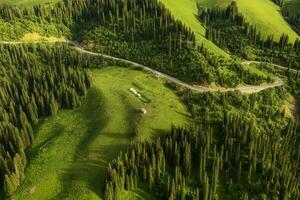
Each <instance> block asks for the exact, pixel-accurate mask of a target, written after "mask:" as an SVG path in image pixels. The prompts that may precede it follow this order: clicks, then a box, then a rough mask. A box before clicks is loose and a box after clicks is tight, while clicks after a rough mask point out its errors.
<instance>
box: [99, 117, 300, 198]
mask: <svg viewBox="0 0 300 200" xmlns="http://www.w3.org/2000/svg"><path fill="white" fill-rule="evenodd" d="M217 127H219V128H218V129H216V127H215V126H214V128H212V127H209V126H202V127H200V128H192V129H186V128H174V127H172V129H171V133H170V134H169V135H167V136H166V137H162V138H158V139H157V140H156V142H145V141H144V142H138V143H136V144H134V145H132V147H131V148H130V149H129V150H128V151H127V152H125V153H121V154H120V156H119V157H118V158H117V159H116V160H115V161H114V162H113V163H111V164H110V165H109V167H108V172H107V178H106V180H105V187H104V199H119V198H120V195H121V194H122V193H121V192H122V191H123V190H133V189H135V188H138V187H139V188H142V189H145V190H147V191H149V192H150V193H151V194H152V195H155V197H156V198H158V199H170V200H172V199H195V200H196V199H197V200H198V199H203V200H208V199H223V198H225V196H226V197H227V198H230V199H243V200H247V199H253V198H255V199H299V198H300V190H299V189H300V179H299V178H300V176H299V152H300V146H299V142H300V140H299V135H298V134H297V130H298V128H297V123H295V122H290V123H289V125H288V126H287V127H286V128H285V129H282V130H279V129H277V130H271V131H268V130H263V129H259V127H258V126H257V124H255V121H253V120H251V119H247V118H245V117H242V116H241V115H233V114H230V113H225V115H224V118H223V120H222V122H221V123H220V124H219V126H217ZM221 191H224V192H221Z"/></svg>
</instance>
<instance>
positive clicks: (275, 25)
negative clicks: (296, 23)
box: [198, 0, 299, 41]
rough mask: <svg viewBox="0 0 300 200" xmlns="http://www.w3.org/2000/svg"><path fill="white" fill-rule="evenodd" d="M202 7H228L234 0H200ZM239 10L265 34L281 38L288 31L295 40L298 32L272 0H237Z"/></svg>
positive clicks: (291, 38) (291, 39)
mask: <svg viewBox="0 0 300 200" xmlns="http://www.w3.org/2000/svg"><path fill="white" fill-rule="evenodd" d="M198 2H199V6H200V7H201V8H205V7H215V6H219V7H226V6H228V5H229V4H230V3H231V2H232V0H198ZM236 2H237V5H238V8H239V12H241V13H242V14H243V15H244V16H245V17H246V19H247V21H249V22H250V23H252V24H255V25H256V26H257V29H258V30H259V31H261V33H262V34H263V35H270V34H274V36H275V38H277V39H279V37H280V36H281V34H282V33H287V34H288V35H289V37H290V41H294V40H295V39H296V38H297V37H299V36H298V35H297V33H296V32H295V31H293V30H292V28H291V27H290V26H289V24H288V23H287V22H286V21H285V20H284V18H283V17H282V15H281V13H280V8H279V7H278V6H277V5H275V4H274V3H273V2H272V1H270V0H252V1H251V3H249V1H247V0H236Z"/></svg>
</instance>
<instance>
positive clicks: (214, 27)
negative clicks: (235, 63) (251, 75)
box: [200, 2, 300, 67]
mask: <svg viewBox="0 0 300 200" xmlns="http://www.w3.org/2000/svg"><path fill="white" fill-rule="evenodd" d="M200 19H201V20H202V21H203V22H204V24H205V25H206V27H207V31H206V38H208V39H209V40H211V41H213V42H214V43H216V44H217V45H219V46H220V47H222V48H225V49H228V50H229V51H231V52H232V53H234V54H237V55H240V56H242V57H247V55H245V54H247V53H248V54H251V53H252V54H256V56H257V57H260V58H261V59H268V57H269V58H271V60H273V59H274V60H275V62H281V63H282V62H284V64H286V65H290V66H293V67H296V66H297V65H299V63H300V59H299V58H300V40H299V39H296V40H295V41H292V42H290V41H289V36H288V35H287V34H284V33H283V34H282V35H281V37H280V39H279V40H278V41H276V40H275V39H274V36H273V35H268V36H266V37H263V36H262V34H261V33H260V32H259V31H258V30H257V29H256V26H254V25H251V24H250V23H248V22H247V21H246V20H245V18H244V16H243V15H241V14H240V13H238V7H237V4H236V2H232V3H231V5H230V6H228V7H227V8H226V9H220V8H211V9H207V10H203V11H202V12H201V14H200ZM236 41H239V42H236ZM246 47H248V49H247V48H246ZM249 48H251V49H250V50H249ZM247 51H250V52H247Z"/></svg>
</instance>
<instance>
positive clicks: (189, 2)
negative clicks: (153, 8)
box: [159, 0, 228, 57]
mask: <svg viewBox="0 0 300 200" xmlns="http://www.w3.org/2000/svg"><path fill="white" fill-rule="evenodd" d="M159 1H160V2H162V3H163V4H164V5H165V6H166V8H167V9H169V10H170V11H171V13H172V14H173V15H174V17H175V18H176V19H178V20H180V21H182V22H183V23H184V24H185V25H186V26H188V27H189V28H191V30H192V31H193V32H194V33H195V35H196V39H197V41H198V43H200V44H201V43H203V44H204V46H205V47H206V48H207V49H208V50H210V51H212V52H214V53H216V54H218V55H222V56H225V57H227V56H228V54H227V53H226V52H224V51H223V50H222V49H220V48H219V47H218V46H216V45H215V44H213V43H212V42H211V41H209V40H207V39H206V38H205V28H204V27H203V26H202V25H201V23H200V22H199V20H198V19H197V15H198V8H197V4H196V1H195V0H159Z"/></svg>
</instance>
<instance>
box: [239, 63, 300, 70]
mask: <svg viewBox="0 0 300 200" xmlns="http://www.w3.org/2000/svg"><path fill="white" fill-rule="evenodd" d="M241 64H242V65H250V64H268V65H272V66H274V67H277V68H279V69H283V70H288V69H289V68H287V67H284V66H282V65H277V64H274V63H269V62H264V61H254V60H246V61H243V62H241ZM289 70H290V71H292V72H297V71H298V70H296V69H292V68H290V69H289Z"/></svg>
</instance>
